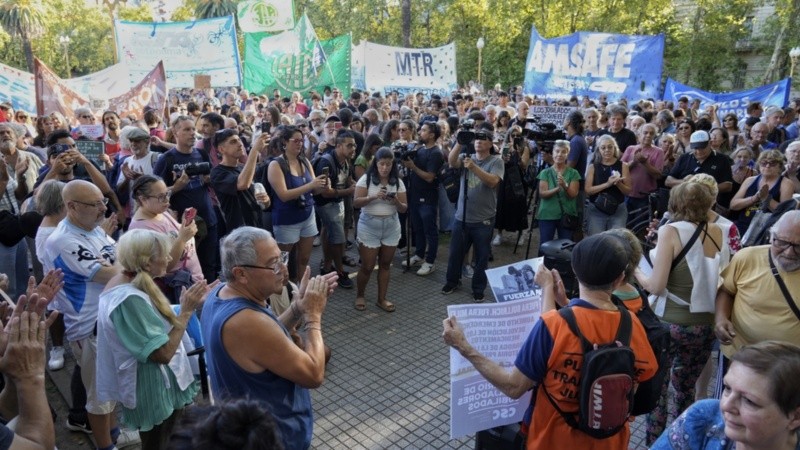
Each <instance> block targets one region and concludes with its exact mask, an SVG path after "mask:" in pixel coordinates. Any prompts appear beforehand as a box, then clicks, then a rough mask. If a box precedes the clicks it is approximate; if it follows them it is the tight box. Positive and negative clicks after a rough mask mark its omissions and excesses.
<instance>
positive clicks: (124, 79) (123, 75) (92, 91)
mask: <svg viewBox="0 0 800 450" xmlns="http://www.w3.org/2000/svg"><path fill="white" fill-rule="evenodd" d="M130 80H131V78H130V74H129V72H128V67H127V66H125V65H124V64H114V65H113V66H110V67H106V68H105V69H103V70H101V71H99V72H95V73H90V74H89V75H86V76H83V77H78V78H69V79H64V80H62V81H63V82H64V83H66V85H67V86H69V87H70V89H72V90H73V91H75V92H77V93H78V94H80V95H81V96H82V97H84V98H88V99H92V98H111V97H117V96H120V95H122V94H124V93H125V92H128V90H130V88H131V86H133V83H131V81H130Z"/></svg>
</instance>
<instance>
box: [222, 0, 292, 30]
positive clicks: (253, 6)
mask: <svg viewBox="0 0 800 450" xmlns="http://www.w3.org/2000/svg"><path fill="white" fill-rule="evenodd" d="M236 17H237V18H238V19H239V28H240V29H241V31H242V33H259V32H265V33H274V32H276V31H284V30H291V29H292V28H294V1H292V0H289V1H286V0H244V1H241V2H239V4H238V5H237V9H236Z"/></svg>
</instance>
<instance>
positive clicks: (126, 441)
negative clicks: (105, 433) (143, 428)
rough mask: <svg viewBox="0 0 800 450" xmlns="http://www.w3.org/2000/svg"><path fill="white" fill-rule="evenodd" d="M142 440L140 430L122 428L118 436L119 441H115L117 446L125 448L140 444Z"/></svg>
mask: <svg viewBox="0 0 800 450" xmlns="http://www.w3.org/2000/svg"><path fill="white" fill-rule="evenodd" d="M141 442H142V439H141V438H140V437H139V432H138V431H136V430H129V429H127V428H120V430H119V436H117V442H115V443H114V445H116V446H117V448H124V447H130V446H131V445H136V444H139V443H141Z"/></svg>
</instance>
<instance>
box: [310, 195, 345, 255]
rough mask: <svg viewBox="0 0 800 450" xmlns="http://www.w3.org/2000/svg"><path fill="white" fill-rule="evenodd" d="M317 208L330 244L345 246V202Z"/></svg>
mask: <svg viewBox="0 0 800 450" xmlns="http://www.w3.org/2000/svg"><path fill="white" fill-rule="evenodd" d="M315 208H316V210H317V215H319V220H320V222H322V227H323V228H325V232H326V233H327V236H328V239H327V241H328V244H332V245H337V244H344V202H332V203H328V204H325V205H319V206H316V207H315Z"/></svg>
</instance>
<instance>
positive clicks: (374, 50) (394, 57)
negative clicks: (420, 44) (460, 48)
mask: <svg viewBox="0 0 800 450" xmlns="http://www.w3.org/2000/svg"><path fill="white" fill-rule="evenodd" d="M363 45H364V54H363V62H364V81H365V84H366V87H367V88H368V89H369V90H371V91H376V90H379V91H383V92H384V93H389V92H391V91H398V92H399V93H401V94H414V93H417V92H422V93H423V94H425V96H426V97H429V96H430V95H431V94H439V95H441V96H443V97H444V96H447V95H450V94H451V93H452V91H454V90H456V89H458V83H457V80H456V47H455V44H453V43H450V44H447V45H445V46H443V47H436V48H403V47H390V46H387V45H380V44H373V43H371V42H366V43H364V44H363Z"/></svg>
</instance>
